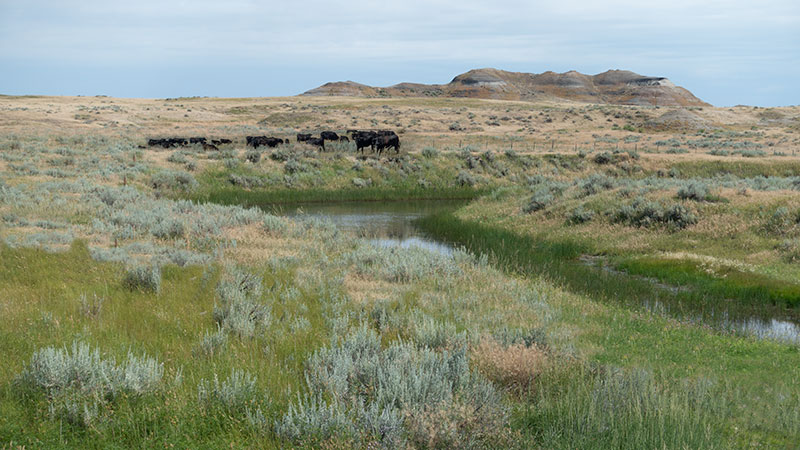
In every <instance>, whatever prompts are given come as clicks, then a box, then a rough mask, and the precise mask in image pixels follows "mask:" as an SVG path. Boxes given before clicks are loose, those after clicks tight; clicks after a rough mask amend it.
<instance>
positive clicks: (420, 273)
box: [347, 243, 462, 282]
mask: <svg viewBox="0 0 800 450" xmlns="http://www.w3.org/2000/svg"><path fill="white" fill-rule="evenodd" d="M347 259H348V261H349V262H350V263H352V264H354V265H355V271H356V273H358V274H360V275H368V276H372V277H375V278H380V279H383V280H386V281H393V282H409V281H414V280H419V279H421V278H424V277H428V276H440V277H444V278H447V277H453V276H457V275H460V274H461V272H462V270H461V268H460V267H459V265H458V263H457V262H456V260H455V259H454V257H453V256H452V255H445V254H442V253H439V252H435V251H431V250H427V249H424V248H421V247H408V248H402V247H394V246H392V247H383V246H378V245H373V244H369V243H363V244H361V245H359V247H358V248H357V249H356V250H355V251H354V252H352V253H351V254H350V255H348V258H347Z"/></svg>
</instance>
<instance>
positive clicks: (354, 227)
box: [264, 200, 800, 345]
mask: <svg viewBox="0 0 800 450" xmlns="http://www.w3.org/2000/svg"><path fill="white" fill-rule="evenodd" d="M466 203H467V201H465V200H413V201H390V202H331V203H303V204H295V205H270V206H265V207H264V209H266V210H268V211H271V212H273V213H276V214H279V215H285V216H290V217H298V216H309V217H320V218H325V219H328V220H331V221H332V222H334V223H335V224H336V225H337V226H338V227H339V228H340V229H343V230H345V231H350V232H353V233H355V234H356V235H358V236H361V237H364V238H367V239H369V240H371V241H372V242H374V243H376V244H378V245H382V246H398V247H409V246H418V247H422V248H426V249H428V250H432V251H436V252H441V253H445V254H450V253H452V252H453V249H454V247H453V246H452V245H451V244H449V243H447V242H444V241H441V240H438V239H435V238H433V237H431V236H430V235H428V234H426V233H425V232H424V231H422V230H421V229H420V228H419V227H417V226H416V225H415V224H414V221H415V220H416V219H419V218H422V217H425V216H428V215H432V214H437V213H441V212H447V211H452V210H455V209H457V208H459V207H461V206H463V205H465V204H466ZM576 264H585V262H578V261H576ZM597 271H598V276H603V274H602V272H603V269H601V268H598V269H597ZM653 289H681V288H677V287H669V286H664V285H661V284H659V283H654V285H653ZM636 302H638V303H637V304H631V305H630V306H633V307H643V308H645V309H646V310H648V311H650V312H652V313H655V314H662V315H666V316H670V317H676V318H679V319H683V320H689V321H692V322H696V323H702V324H705V325H709V326H712V327H714V328H717V329H721V330H730V331H734V332H737V333H743V334H747V335H750V336H755V337H758V338H766V339H773V340H778V341H782V342H787V343H792V344H795V345H800V320H797V317H795V316H791V315H787V314H786V313H785V311H784V312H783V313H782V312H781V311H779V310H777V309H773V308H764V309H763V310H760V311H753V310H742V309H738V308H727V307H725V306H722V308H720V306H721V305H714V306H713V307H707V308H705V309H703V310H698V309H697V307H689V308H687V305H685V304H668V303H664V302H659V301H652V300H649V299H636ZM626 303H627V302H626Z"/></svg>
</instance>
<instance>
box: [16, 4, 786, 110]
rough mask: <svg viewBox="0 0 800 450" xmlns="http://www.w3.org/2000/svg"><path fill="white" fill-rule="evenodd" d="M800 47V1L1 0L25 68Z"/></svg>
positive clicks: (746, 68) (611, 62) (612, 62)
mask: <svg viewBox="0 0 800 450" xmlns="http://www.w3.org/2000/svg"><path fill="white" fill-rule="evenodd" d="M798 54H800V4H798V3H797V2H796V1H778V0H764V1H760V2H751V1H744V0H736V1H722V0H711V1H706V2H695V1H689V0H672V1H669V2H643V1H631V0H608V1H604V2H594V1H578V0H560V1H557V2H531V1H508V0H498V1H494V2H477V1H469V0H459V1H454V0H429V1H419V0H408V1H387V2H352V1H351V2H337V1H319V0H296V1H294V2H289V3H284V2H261V1H251V0H232V1H208V0H195V1H163V0H162V1H154V0H140V1H137V2H108V1H99V0H88V1H81V2H77V1H46V0H29V1H26V2H11V1H4V0H0V60H4V61H13V62H14V63H15V66H16V67H24V66H25V65H26V64H28V65H30V66H32V65H41V64H42V63H45V62H47V63H50V64H53V65H80V64H84V65H100V66H103V67H105V68H113V67H117V68H120V70H121V69H122V68H130V67H148V66H158V67H161V68H165V67H172V68H173V69H174V70H181V68H182V67H184V68H185V67H190V66H191V67H202V65H203V64H209V65H224V66H228V67H231V68H232V70H236V68H240V67H262V68H265V69H268V68H272V67H281V68H283V69H284V70H288V71H289V72H291V68H293V67H295V68H298V70H299V68H301V67H302V68H307V67H309V66H314V67H317V68H318V70H320V71H323V72H324V71H326V70H327V69H326V68H327V67H332V66H336V67H350V68H351V70H352V73H351V75H350V76H349V77H348V78H353V79H359V74H362V73H376V72H378V70H376V69H375V66H376V65H381V64H394V65H396V68H395V72H396V73H397V79H396V80H395V81H401V80H416V79H418V78H416V77H415V74H417V73H422V72H426V70H425V68H424V66H426V65H436V66H439V67H442V66H449V67H462V66H464V65H465V64H474V65H477V66H487V65H497V66H501V67H516V68H518V70H527V71H535V70H547V69H551V68H553V69H556V68H559V67H568V68H575V69H578V70H582V71H592V70H596V71H601V70H605V69H607V68H612V67H621V68H628V69H632V70H637V71H643V70H645V69H646V70H648V71H650V70H652V71H653V72H651V73H650V74H653V75H665V76H670V77H673V74H679V75H681V76H683V75H686V76H687V79H688V80H690V81H691V80H693V79H695V78H697V79H702V78H703V77H708V76H714V77H720V76H725V73H729V74H741V73H750V74H756V73H757V72H758V71H759V70H761V68H762V67H763V65H764V64H765V61H766V64H767V65H768V66H769V67H770V69H771V70H781V71H783V72H792V73H795V74H797V72H798V67H796V66H797V63H796V61H797V56H798ZM780 61H783V64H781V62H780ZM526 67H527V68H526ZM380 71H381V72H383V71H384V70H383V69H381V70H380ZM428 72H429V71H428ZM711 74H713V75H711ZM12 75H13V74H11V75H8V74H6V75H0V77H3V78H0V81H11V80H12V78H11V76H12ZM452 75H455V73H453V74H451V76H452ZM198 76H202V74H198ZM362 81H369V80H362ZM442 81H443V80H442ZM704 81H705V82H708V79H705V80H704ZM210 83H211V80H209V89H211V90H213V85H211V84H210ZM309 87H310V86H309ZM688 87H689V88H691V86H688ZM786 89H790V87H789V86H786ZM794 101H796V102H798V101H800V99H797V98H795V99H794Z"/></svg>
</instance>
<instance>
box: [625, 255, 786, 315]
mask: <svg viewBox="0 0 800 450" xmlns="http://www.w3.org/2000/svg"><path fill="white" fill-rule="evenodd" d="M616 267H617V268H618V269H620V270H624V271H625V272H627V273H630V274H634V275H642V276H647V277H654V278H657V279H658V280H659V281H662V282H665V283H669V284H672V285H676V286H693V287H694V288H695V289H698V290H700V291H702V292H707V293H710V294H713V295H714V297H717V298H733V299H738V300H740V301H742V302H744V301H747V302H752V303H753V304H764V303H769V304H773V305H776V306H786V307H796V306H798V305H800V285H798V284H794V283H789V282H785V281H781V280H776V279H774V278H770V277H767V276H765V275H761V274H757V273H752V272H742V271H740V270H737V269H735V268H732V267H723V268H720V269H716V270H715V273H714V275H711V274H709V273H708V272H707V271H706V270H705V269H704V267H703V264H702V263H698V262H696V261H691V260H675V259H669V260H665V259H661V258H657V257H637V258H628V259H623V260H622V261H620V262H618V263H617V264H616Z"/></svg>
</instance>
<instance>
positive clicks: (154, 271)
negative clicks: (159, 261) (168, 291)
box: [122, 265, 161, 294]
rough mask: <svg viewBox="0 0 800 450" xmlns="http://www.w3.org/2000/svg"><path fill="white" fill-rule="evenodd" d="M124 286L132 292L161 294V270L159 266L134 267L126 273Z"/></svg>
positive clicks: (123, 281) (123, 279)
mask: <svg viewBox="0 0 800 450" xmlns="http://www.w3.org/2000/svg"><path fill="white" fill-rule="evenodd" d="M122 285H123V286H125V288H126V289H128V290H130V291H141V292H151V293H154V294H158V293H159V292H161V268H160V267H158V266H157V265H152V266H134V267H131V268H130V269H128V271H127V272H125V276H124V277H123V278H122Z"/></svg>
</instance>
